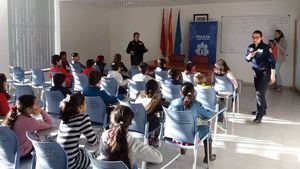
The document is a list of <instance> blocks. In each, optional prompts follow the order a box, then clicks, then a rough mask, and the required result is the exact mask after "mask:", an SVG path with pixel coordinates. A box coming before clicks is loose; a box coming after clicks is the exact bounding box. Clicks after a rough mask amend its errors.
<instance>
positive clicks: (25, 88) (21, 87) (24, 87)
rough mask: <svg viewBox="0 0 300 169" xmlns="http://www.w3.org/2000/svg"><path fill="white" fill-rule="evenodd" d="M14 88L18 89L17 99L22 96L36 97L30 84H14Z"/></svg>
mask: <svg viewBox="0 0 300 169" xmlns="http://www.w3.org/2000/svg"><path fill="white" fill-rule="evenodd" d="M13 86H14V87H15V89H16V95H15V98H16V99H17V98H18V97H20V96H22V95H32V96H34V91H33V89H32V87H31V86H30V85H29V84H28V83H27V84H23V83H13Z"/></svg>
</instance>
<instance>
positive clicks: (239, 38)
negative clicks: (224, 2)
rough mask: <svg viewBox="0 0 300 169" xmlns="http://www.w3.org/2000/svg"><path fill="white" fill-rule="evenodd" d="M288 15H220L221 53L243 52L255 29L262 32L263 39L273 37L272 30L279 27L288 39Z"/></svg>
mask: <svg viewBox="0 0 300 169" xmlns="http://www.w3.org/2000/svg"><path fill="white" fill-rule="evenodd" d="M289 20H290V16H289V15H286V16H276V15H274V16H222V22H221V23H222V25H221V27H222V28H221V29H222V30H221V31H222V32H221V48H220V50H221V53H237V54H241V53H245V52H246V50H247V47H248V46H249V45H250V44H251V43H252V39H251V35H252V32H253V31H255V30H260V31H262V33H263V41H264V42H265V43H268V41H269V39H274V31H275V30H276V29H280V30H281V31H282V32H283V33H284V35H285V38H286V39H287V41H288V39H289V38H288V35H289Z"/></svg>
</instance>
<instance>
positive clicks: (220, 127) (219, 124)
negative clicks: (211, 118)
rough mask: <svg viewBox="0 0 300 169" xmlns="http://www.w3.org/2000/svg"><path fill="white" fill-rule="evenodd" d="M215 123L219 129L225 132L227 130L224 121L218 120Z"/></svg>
mask: <svg viewBox="0 0 300 169" xmlns="http://www.w3.org/2000/svg"><path fill="white" fill-rule="evenodd" d="M217 125H218V128H219V129H221V130H223V131H225V132H226V131H227V129H226V126H225V125H224V123H222V122H218V124H217Z"/></svg>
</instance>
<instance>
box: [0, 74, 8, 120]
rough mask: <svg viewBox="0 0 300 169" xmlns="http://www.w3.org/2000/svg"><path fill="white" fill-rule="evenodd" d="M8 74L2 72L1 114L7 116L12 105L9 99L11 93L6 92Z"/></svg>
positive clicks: (0, 75) (0, 87)
mask: <svg viewBox="0 0 300 169" xmlns="http://www.w3.org/2000/svg"><path fill="white" fill-rule="evenodd" d="M6 80H7V79H6V76H5V74H3V73H0V116H6V115H7V114H8V113H9V111H10V107H9V104H8V100H9V99H10V95H9V94H8V93H7V92H6V87H7V81H6Z"/></svg>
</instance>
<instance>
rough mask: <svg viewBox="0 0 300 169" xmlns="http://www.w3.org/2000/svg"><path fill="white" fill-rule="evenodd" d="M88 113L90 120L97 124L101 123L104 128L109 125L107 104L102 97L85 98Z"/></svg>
mask: <svg viewBox="0 0 300 169" xmlns="http://www.w3.org/2000/svg"><path fill="white" fill-rule="evenodd" d="M85 102H86V112H87V113H88V115H89V116H90V120H91V121H92V122H95V123H100V124H102V125H103V126H105V125H106V124H107V121H105V120H107V118H105V116H107V114H106V104H105V103H104V101H103V100H102V98H101V97H99V96H98V97H90V96H86V97H85Z"/></svg>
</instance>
